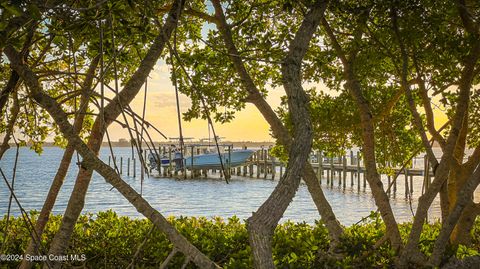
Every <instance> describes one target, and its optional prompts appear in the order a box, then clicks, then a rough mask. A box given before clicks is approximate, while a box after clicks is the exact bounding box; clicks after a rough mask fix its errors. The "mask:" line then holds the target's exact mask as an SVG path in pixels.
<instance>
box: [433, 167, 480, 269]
mask: <svg viewBox="0 0 480 269" xmlns="http://www.w3.org/2000/svg"><path fill="white" fill-rule="evenodd" d="M479 183H480V167H477V169H476V170H475V172H474V173H473V174H472V175H471V176H470V177H469V179H468V180H467V182H466V183H465V184H464V186H463V187H462V190H461V191H460V192H459V194H458V196H457V200H456V203H455V206H454V208H453V210H452V211H451V213H450V214H449V216H448V218H447V220H446V221H445V222H444V223H443V225H442V229H441V230H440V234H439V235H438V237H437V240H436V241H435V246H434V248H433V251H432V256H431V257H430V260H429V263H430V264H431V265H432V266H435V267H436V266H439V265H440V262H441V260H442V256H443V254H444V252H445V248H446V246H447V245H448V240H449V237H450V234H451V232H452V231H453V229H454V228H455V227H456V224H457V222H458V220H459V218H460V216H461V215H462V213H465V212H464V209H465V208H466V207H467V206H468V205H469V203H470V202H471V199H472V195H473V192H474V191H475V189H476V188H477V186H478V184H479Z"/></svg>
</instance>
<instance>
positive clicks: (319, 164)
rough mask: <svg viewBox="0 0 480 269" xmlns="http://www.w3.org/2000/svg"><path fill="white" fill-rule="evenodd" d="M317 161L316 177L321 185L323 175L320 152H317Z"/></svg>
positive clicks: (321, 154)
mask: <svg viewBox="0 0 480 269" xmlns="http://www.w3.org/2000/svg"><path fill="white" fill-rule="evenodd" d="M317 161H318V169H317V177H318V181H319V182H320V184H322V175H323V153H322V152H321V151H319V152H317Z"/></svg>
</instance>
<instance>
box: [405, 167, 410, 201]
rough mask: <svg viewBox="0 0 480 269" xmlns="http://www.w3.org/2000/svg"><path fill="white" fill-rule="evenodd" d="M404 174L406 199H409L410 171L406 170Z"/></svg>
mask: <svg viewBox="0 0 480 269" xmlns="http://www.w3.org/2000/svg"><path fill="white" fill-rule="evenodd" d="M404 173H405V199H406V198H408V189H409V187H408V169H407V168H405V170H404Z"/></svg>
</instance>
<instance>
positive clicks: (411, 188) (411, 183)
mask: <svg viewBox="0 0 480 269" xmlns="http://www.w3.org/2000/svg"><path fill="white" fill-rule="evenodd" d="M410 193H413V175H410Z"/></svg>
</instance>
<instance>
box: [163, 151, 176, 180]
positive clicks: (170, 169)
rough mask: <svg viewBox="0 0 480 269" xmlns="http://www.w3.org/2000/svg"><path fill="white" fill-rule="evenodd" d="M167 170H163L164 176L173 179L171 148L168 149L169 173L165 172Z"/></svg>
mask: <svg viewBox="0 0 480 269" xmlns="http://www.w3.org/2000/svg"><path fill="white" fill-rule="evenodd" d="M165 169H166V167H165V168H163V175H164V176H167V175H168V176H169V177H171V176H172V170H173V163H172V148H171V147H169V148H168V171H167V170H165ZM175 170H177V169H175Z"/></svg>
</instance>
